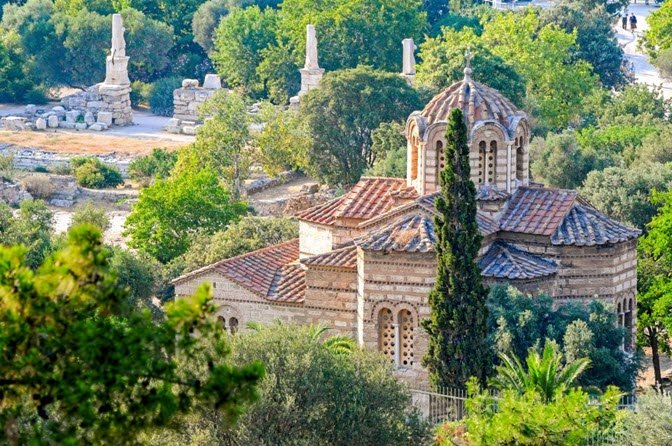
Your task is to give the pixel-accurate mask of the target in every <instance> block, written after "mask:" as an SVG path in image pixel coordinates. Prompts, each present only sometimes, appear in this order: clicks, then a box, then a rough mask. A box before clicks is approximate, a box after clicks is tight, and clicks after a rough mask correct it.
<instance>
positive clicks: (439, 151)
mask: <svg viewBox="0 0 672 446" xmlns="http://www.w3.org/2000/svg"><path fill="white" fill-rule="evenodd" d="M445 166H446V158H445V154H444V153H443V141H437V142H436V178H437V181H438V178H439V175H440V174H441V171H442V170H443V168H444V167H445Z"/></svg>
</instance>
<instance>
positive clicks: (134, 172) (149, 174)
mask: <svg viewBox="0 0 672 446" xmlns="http://www.w3.org/2000/svg"><path fill="white" fill-rule="evenodd" d="M176 161H177V152H169V151H167V150H165V149H154V150H152V153H151V154H149V155H146V156H141V157H140V158H136V159H134V160H133V161H132V162H131V164H130V165H129V166H128V176H129V177H131V178H132V179H134V180H136V181H140V182H143V183H149V180H151V179H152V178H168V175H170V171H171V170H173V166H175V162H176Z"/></svg>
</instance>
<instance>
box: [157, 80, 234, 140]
mask: <svg viewBox="0 0 672 446" xmlns="http://www.w3.org/2000/svg"><path fill="white" fill-rule="evenodd" d="M198 85H199V84H198V80H197V79H184V80H183V81H182V88H178V89H176V90H175V91H173V108H174V110H173V118H172V119H171V120H170V121H168V125H167V126H166V128H165V130H166V131H167V132H169V133H184V134H185V135H195V134H196V131H197V130H198V128H199V127H200V126H201V124H202V122H201V120H200V119H199V116H198V109H199V107H200V106H201V104H203V103H204V102H205V101H207V100H208V99H209V98H210V96H212V95H213V94H215V92H217V90H220V89H221V88H222V81H221V79H220V78H219V76H217V75H216V74H206V75H205V79H204V81H203V87H199V86H198Z"/></svg>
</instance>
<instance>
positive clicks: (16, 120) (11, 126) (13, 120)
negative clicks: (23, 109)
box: [2, 116, 27, 131]
mask: <svg viewBox="0 0 672 446" xmlns="http://www.w3.org/2000/svg"><path fill="white" fill-rule="evenodd" d="M2 122H4V127H5V129H7V130H11V131H22V130H26V129H27V127H26V118H22V117H20V116H9V117H7V118H3V119H2Z"/></svg>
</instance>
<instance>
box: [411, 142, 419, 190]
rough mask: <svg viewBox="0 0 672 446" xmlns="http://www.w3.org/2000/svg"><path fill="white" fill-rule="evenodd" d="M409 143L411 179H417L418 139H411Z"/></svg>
mask: <svg viewBox="0 0 672 446" xmlns="http://www.w3.org/2000/svg"><path fill="white" fill-rule="evenodd" d="M411 141H412V143H411V179H412V180H415V179H417V178H418V139H417V138H415V137H414V138H413V139H412V140H411Z"/></svg>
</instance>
